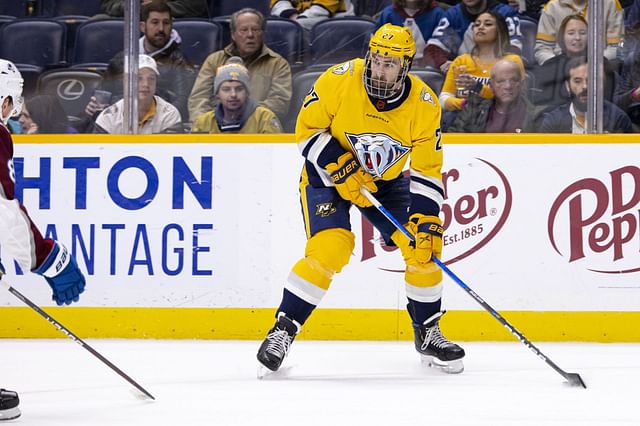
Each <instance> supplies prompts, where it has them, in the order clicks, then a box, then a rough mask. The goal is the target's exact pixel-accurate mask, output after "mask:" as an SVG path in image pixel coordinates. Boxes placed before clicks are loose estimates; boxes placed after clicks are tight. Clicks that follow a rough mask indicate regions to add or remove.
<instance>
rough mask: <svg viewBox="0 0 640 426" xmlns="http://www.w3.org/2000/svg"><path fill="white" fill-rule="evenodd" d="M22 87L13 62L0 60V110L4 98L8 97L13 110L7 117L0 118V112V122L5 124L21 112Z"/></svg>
mask: <svg viewBox="0 0 640 426" xmlns="http://www.w3.org/2000/svg"><path fill="white" fill-rule="evenodd" d="M23 85H24V80H23V79H22V75H21V74H20V71H18V68H17V67H16V66H15V65H14V64H13V62H11V61H7V60H6V59H0V108H1V107H2V104H3V103H4V100H5V99H6V98H9V97H10V98H11V101H12V102H13V108H12V109H11V111H10V112H9V115H8V116H6V117H4V116H2V111H0V120H1V121H2V122H3V123H5V124H6V123H7V121H8V120H9V119H10V118H11V117H15V116H16V115H18V114H20V111H22V86H23Z"/></svg>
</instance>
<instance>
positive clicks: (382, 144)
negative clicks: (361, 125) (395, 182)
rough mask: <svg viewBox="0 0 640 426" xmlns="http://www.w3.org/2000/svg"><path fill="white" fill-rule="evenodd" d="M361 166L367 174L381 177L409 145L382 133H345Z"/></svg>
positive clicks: (406, 151) (398, 159) (406, 150)
mask: <svg viewBox="0 0 640 426" xmlns="http://www.w3.org/2000/svg"><path fill="white" fill-rule="evenodd" d="M345 135H346V136H347V139H348V140H349V142H350V143H351V146H352V147H353V150H354V152H355V153H356V155H357V156H358V161H359V162H360V165H361V166H362V168H363V169H364V170H365V171H366V172H367V173H369V174H371V175H374V176H377V177H381V176H382V175H383V174H384V172H385V171H387V169H389V168H390V167H391V166H393V165H394V164H395V163H397V162H398V161H400V159H401V158H402V157H404V156H405V155H406V154H407V153H408V152H409V147H407V146H402V144H401V143H400V142H398V141H397V140H395V139H393V138H391V137H390V136H388V135H385V134H384V133H361V134H359V135H353V134H350V133H345Z"/></svg>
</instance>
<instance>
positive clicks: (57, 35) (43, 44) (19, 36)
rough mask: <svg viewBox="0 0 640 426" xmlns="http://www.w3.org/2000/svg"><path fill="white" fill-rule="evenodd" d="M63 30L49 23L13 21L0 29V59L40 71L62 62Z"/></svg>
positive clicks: (48, 20) (29, 20)
mask: <svg viewBox="0 0 640 426" xmlns="http://www.w3.org/2000/svg"><path fill="white" fill-rule="evenodd" d="M65 49H66V27H65V26H64V25H63V24H61V23H60V22H56V21H53V20H50V19H31V18H25V19H16V20H15V21H11V22H7V23H5V24H4V25H3V26H2V27H0V58H3V59H8V60H10V61H12V62H13V63H15V64H28V65H34V66H37V67H41V68H46V67H51V66H56V65H59V64H60V63H63V62H64V61H65Z"/></svg>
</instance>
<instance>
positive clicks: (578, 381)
mask: <svg viewBox="0 0 640 426" xmlns="http://www.w3.org/2000/svg"><path fill="white" fill-rule="evenodd" d="M360 192H362V194H363V195H364V196H365V197H367V199H368V200H369V201H370V202H371V203H372V204H373V205H374V207H375V208H377V209H378V211H379V212H380V213H382V214H383V215H384V216H385V217H386V218H387V219H388V220H389V221H390V222H391V223H392V224H393V225H394V226H395V227H396V228H398V230H399V231H401V232H402V233H403V234H404V235H406V236H407V238H409V240H411V241H415V238H414V237H413V235H411V233H410V232H409V231H408V230H407V228H405V227H404V225H402V224H401V223H400V222H398V220H397V219H396V218H395V217H393V215H391V213H389V211H388V210H387V209H386V208H384V206H383V205H382V204H380V202H379V201H378V200H377V199H376V198H375V197H374V196H373V195H371V193H370V192H369V191H368V190H367V189H366V188H362V189H361V190H360ZM432 259H433V261H434V262H435V264H436V265H438V266H439V267H440V269H442V270H443V271H444V272H445V273H446V274H447V275H448V276H449V277H450V278H451V279H452V280H453V281H455V282H456V284H458V285H459V286H460V287H462V289H463V290H464V291H466V292H467V294H468V295H470V296H471V297H472V298H473V300H475V301H476V302H478V303H479V304H480V306H482V307H483V308H484V309H485V310H486V311H487V312H489V313H490V314H491V315H493V317H494V318H495V319H497V320H498V321H499V322H500V324H502V325H504V326H505V327H506V328H507V330H509V332H511V334H513V335H514V336H516V337H517V338H518V339H519V340H520V341H521V342H522V343H523V344H524V345H525V346H526V347H528V348H529V349H531V351H533V353H534V354H536V355H537V356H538V358H540V359H541V360H543V361H544V362H546V363H547V364H549V366H550V367H551V368H553V369H554V370H556V371H557V372H558V373H559V374H560V375H561V376H562V377H564V378H565V380H566V381H567V382H569V385H571V386H582V387H583V388H585V389H586V388H587V385H586V384H585V383H584V381H583V380H582V377H580V375H579V374H578V373H567V372H566V371H564V370H563V369H562V368H560V367H558V366H557V365H556V363H554V362H553V361H551V360H550V359H549V358H547V356H546V355H544V354H543V353H542V352H541V351H540V349H538V348H536V346H535V345H534V344H533V343H531V341H529V339H527V338H526V337H525V336H524V334H522V333H521V332H519V331H518V330H517V329H516V328H515V327H514V326H512V325H511V324H509V322H508V321H507V320H506V319H504V318H503V316H502V315H500V314H499V313H498V312H497V311H496V310H495V309H493V308H492V307H491V305H489V304H488V303H487V302H485V301H484V300H483V299H482V297H480V296H478V294H477V293H476V292H475V291H473V290H472V289H471V288H469V286H468V285H466V284H465V283H464V281H462V280H461V279H460V278H459V277H458V276H457V275H456V274H454V273H453V272H452V271H451V270H450V269H449V268H448V267H447V266H446V265H445V264H444V263H442V261H441V260H440V259H438V258H437V257H435V256H433V257H432Z"/></svg>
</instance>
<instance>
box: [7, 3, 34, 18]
mask: <svg viewBox="0 0 640 426" xmlns="http://www.w3.org/2000/svg"><path fill="white" fill-rule="evenodd" d="M32 5H33V7H34V8H35V7H36V2H33V3H32ZM34 12H36V13H37V10H34ZM0 15H9V16H14V17H16V18H24V17H26V16H27V0H2V1H0Z"/></svg>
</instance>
